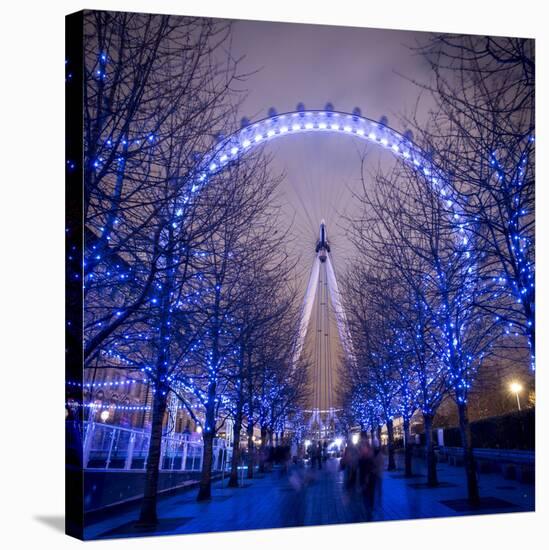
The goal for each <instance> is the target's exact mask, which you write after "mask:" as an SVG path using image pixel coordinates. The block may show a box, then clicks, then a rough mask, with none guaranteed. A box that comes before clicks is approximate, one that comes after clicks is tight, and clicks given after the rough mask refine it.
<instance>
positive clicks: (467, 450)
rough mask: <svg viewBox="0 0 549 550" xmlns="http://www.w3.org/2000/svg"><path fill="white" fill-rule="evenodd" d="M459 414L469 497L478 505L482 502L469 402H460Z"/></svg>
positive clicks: (472, 502)
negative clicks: (474, 454) (468, 414)
mask: <svg viewBox="0 0 549 550" xmlns="http://www.w3.org/2000/svg"><path fill="white" fill-rule="evenodd" d="M458 414H459V432H460V435H461V445H462V447H463V464H464V467H465V475H466V477H467V498H468V499H469V503H470V504H471V505H473V506H478V504H479V502H480V497H479V492H478V479H477V472H476V468H475V458H474V456H473V445H472V441H471V425H470V424H469V419H468V417H467V404H466V403H459V404H458Z"/></svg>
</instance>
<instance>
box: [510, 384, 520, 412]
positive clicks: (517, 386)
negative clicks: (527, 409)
mask: <svg viewBox="0 0 549 550" xmlns="http://www.w3.org/2000/svg"><path fill="white" fill-rule="evenodd" d="M509 388H510V389H511V391H512V392H513V393H514V394H515V396H516V398H517V407H518V410H519V411H520V410H521V408H520V398H519V393H520V392H521V391H522V385H521V384H519V383H518V382H511V385H510V386H509Z"/></svg>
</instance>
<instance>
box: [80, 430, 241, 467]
mask: <svg viewBox="0 0 549 550" xmlns="http://www.w3.org/2000/svg"><path fill="white" fill-rule="evenodd" d="M83 424H84V425H83V428H84V434H83V435H84V437H83V466H84V468H86V469H93V470H132V471H139V470H145V469H146V467H147V454H148V452H149V440H150V432H148V431H145V430H134V429H130V428H122V427H120V426H112V425H109V424H102V423H98V422H84V423H83ZM231 456H232V448H231V447H227V445H226V442H225V440H224V439H215V440H214V447H213V465H212V469H213V471H227V470H229V469H230V464H231ZM203 457H204V445H203V442H202V441H198V440H194V439H191V438H190V436H189V435H187V434H172V435H169V436H164V437H163V438H162V447H161V451H160V470H161V471H173V472H198V471H200V470H201V469H202V461H203Z"/></svg>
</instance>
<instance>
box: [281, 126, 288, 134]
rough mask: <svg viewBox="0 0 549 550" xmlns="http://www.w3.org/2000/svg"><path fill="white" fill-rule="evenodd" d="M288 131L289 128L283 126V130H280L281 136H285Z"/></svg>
mask: <svg viewBox="0 0 549 550" xmlns="http://www.w3.org/2000/svg"><path fill="white" fill-rule="evenodd" d="M287 131H288V126H282V128H280V133H281V134H285V133H286V132H287Z"/></svg>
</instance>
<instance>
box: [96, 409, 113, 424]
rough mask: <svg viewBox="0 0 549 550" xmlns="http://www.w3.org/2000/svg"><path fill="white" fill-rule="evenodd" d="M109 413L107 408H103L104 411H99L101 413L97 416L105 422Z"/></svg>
mask: <svg viewBox="0 0 549 550" xmlns="http://www.w3.org/2000/svg"><path fill="white" fill-rule="evenodd" d="M110 415H111V413H110V412H109V411H108V410H107V409H105V410H104V411H101V414H100V415H99V417H100V418H101V420H102V421H103V422H106V421H107V420H108V419H109V416H110Z"/></svg>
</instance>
